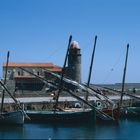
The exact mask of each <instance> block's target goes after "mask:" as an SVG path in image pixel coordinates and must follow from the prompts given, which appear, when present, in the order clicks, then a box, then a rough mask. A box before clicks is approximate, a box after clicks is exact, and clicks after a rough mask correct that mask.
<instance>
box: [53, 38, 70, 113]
mask: <svg viewBox="0 0 140 140" xmlns="http://www.w3.org/2000/svg"><path fill="white" fill-rule="evenodd" d="M71 41H72V35H70V37H69V43H68V47H67V52H66V56H65V61H64V65H63V68H62V73H61V79H60V83H59V90H58V93H57V95H56V102H55V105H54V108H55V110H56V108H57V105H58V99H59V94H60V92H61V91H62V90H63V77H64V71H65V68H66V63H67V58H68V53H69V49H70V44H71Z"/></svg>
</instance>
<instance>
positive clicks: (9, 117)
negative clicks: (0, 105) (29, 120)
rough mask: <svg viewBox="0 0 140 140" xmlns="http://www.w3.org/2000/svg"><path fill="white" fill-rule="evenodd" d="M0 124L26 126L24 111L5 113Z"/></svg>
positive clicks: (0, 116)
mask: <svg viewBox="0 0 140 140" xmlns="http://www.w3.org/2000/svg"><path fill="white" fill-rule="evenodd" d="M0 124H15V125H23V124H24V114H23V112H22V111H14V112H3V113H2V114H1V115H0Z"/></svg>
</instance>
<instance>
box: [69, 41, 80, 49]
mask: <svg viewBox="0 0 140 140" xmlns="http://www.w3.org/2000/svg"><path fill="white" fill-rule="evenodd" d="M70 49H80V46H79V44H78V42H77V41H73V42H72V43H71V45H70Z"/></svg>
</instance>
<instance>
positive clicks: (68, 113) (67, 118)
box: [25, 109, 96, 122]
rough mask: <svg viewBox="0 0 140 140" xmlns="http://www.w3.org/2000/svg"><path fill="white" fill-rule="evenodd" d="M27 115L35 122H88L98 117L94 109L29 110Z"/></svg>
mask: <svg viewBox="0 0 140 140" xmlns="http://www.w3.org/2000/svg"><path fill="white" fill-rule="evenodd" d="M26 113H27V115H28V116H29V117H30V118H31V121H33V122H81V121H82V122H83V121H85V122H87V121H95V117H96V115H95V112H94V111H93V110H92V109H85V110H83V109H64V110H46V111H33V110H27V111H26ZM25 121H26V120H25ZM27 121H28V120H27Z"/></svg>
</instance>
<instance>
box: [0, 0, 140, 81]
mask: <svg viewBox="0 0 140 140" xmlns="http://www.w3.org/2000/svg"><path fill="white" fill-rule="evenodd" d="M139 7H140V1H139V0H0V77H1V76H2V63H3V62H4V61H6V54H7V51H10V61H15V62H53V63H54V64H56V65H60V66H62V65H63V63H64V57H65V53H66V48H67V44H68V38H69V35H70V34H72V35H73V40H76V41H77V42H78V43H79V45H80V47H81V53H82V81H83V82H86V81H87V78H88V72H89V65H90V59H91V53H92V48H93V43H94V36H95V35H97V36H98V39H97V46H96V52H95V59H94V64H93V71H92V78H91V82H92V83H117V82H121V81H122V74H123V66H124V60H125V53H126V46H127V43H129V44H130V49H129V58H128V67H127V74H126V82H129V83H130V82H134V83H135V82H140V77H139V73H140V66H139V60H140V55H139V52H140V40H139V37H140V30H139V27H140V18H139V15H140V8H139Z"/></svg>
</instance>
